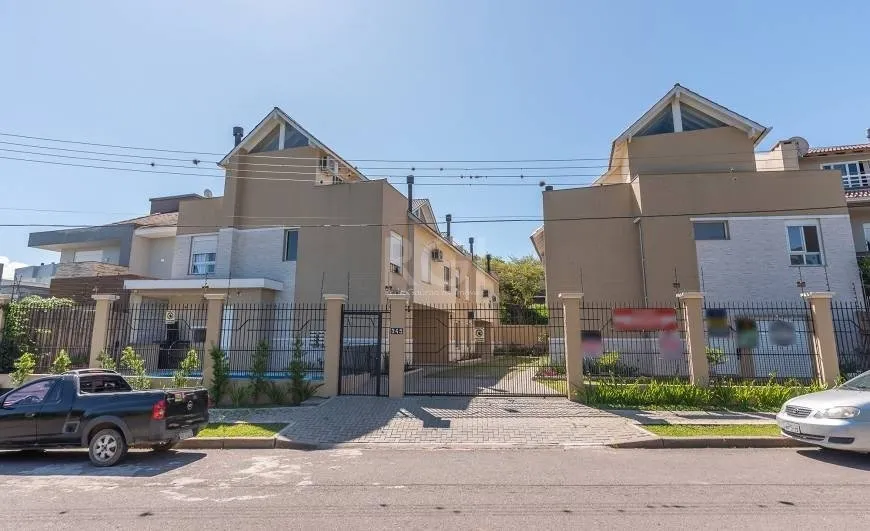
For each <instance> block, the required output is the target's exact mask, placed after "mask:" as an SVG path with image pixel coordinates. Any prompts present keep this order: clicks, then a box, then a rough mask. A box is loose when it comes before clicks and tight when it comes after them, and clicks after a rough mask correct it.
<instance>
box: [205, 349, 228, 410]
mask: <svg viewBox="0 0 870 531" xmlns="http://www.w3.org/2000/svg"><path fill="white" fill-rule="evenodd" d="M208 355H209V356H211V362H212V378H211V385H209V388H208V392H209V395H211V397H212V400H214V403H215V404H219V403H220V402H221V400H223V398H224V396H226V395H227V393H228V392H229V390H230V389H229V386H230V365H229V363H228V362H227V357H226V354H225V353H224V351H223V350H221V348H220V347H219V346H217V345H215V346H213V347H212V348H211V350H210V351H209V353H208Z"/></svg>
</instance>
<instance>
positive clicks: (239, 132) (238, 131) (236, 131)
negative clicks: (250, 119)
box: [233, 125, 245, 146]
mask: <svg viewBox="0 0 870 531" xmlns="http://www.w3.org/2000/svg"><path fill="white" fill-rule="evenodd" d="M243 136H245V130H244V129H242V128H241V126H238V125H237V126H235V127H233V138H234V139H235V144H233V145H234V146H238V145H239V144H241V143H242V137H243Z"/></svg>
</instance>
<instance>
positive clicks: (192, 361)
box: [172, 348, 199, 388]
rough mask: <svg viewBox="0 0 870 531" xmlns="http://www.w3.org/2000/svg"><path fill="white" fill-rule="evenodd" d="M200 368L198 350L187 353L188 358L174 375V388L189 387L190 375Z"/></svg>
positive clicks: (182, 361)
mask: <svg viewBox="0 0 870 531" xmlns="http://www.w3.org/2000/svg"><path fill="white" fill-rule="evenodd" d="M198 367H199V353H198V352H197V351H196V349H193V348H192V349H190V350H188V351H187V356H185V357H184V359H183V360H181V365H180V366H179V367H178V369H177V370H176V371H174V372H173V373H172V387H175V388H178V387H188V386H189V385H190V375H191V374H193V371H195V370H196V369H197V368H198Z"/></svg>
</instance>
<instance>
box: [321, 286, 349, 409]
mask: <svg viewBox="0 0 870 531" xmlns="http://www.w3.org/2000/svg"><path fill="white" fill-rule="evenodd" d="M323 300H324V301H325V302H326V330H325V332H324V336H325V337H324V349H323V393H322V396H336V395H337V394H338V383H339V380H340V379H341V373H340V368H341V350H342V348H341V347H342V345H341V329H342V327H343V326H344V323H342V322H341V310H342V308H343V307H344V303H345V301H346V300H347V295H335V294H327V295H324V296H323Z"/></svg>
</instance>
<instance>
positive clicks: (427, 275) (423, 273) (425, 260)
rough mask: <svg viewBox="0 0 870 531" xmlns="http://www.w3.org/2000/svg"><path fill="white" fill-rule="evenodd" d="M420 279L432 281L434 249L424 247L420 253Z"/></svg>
mask: <svg viewBox="0 0 870 531" xmlns="http://www.w3.org/2000/svg"><path fill="white" fill-rule="evenodd" d="M420 280H421V281H423V282H427V283H428V282H432V250H431V249H424V250H423V254H422V255H420Z"/></svg>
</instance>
